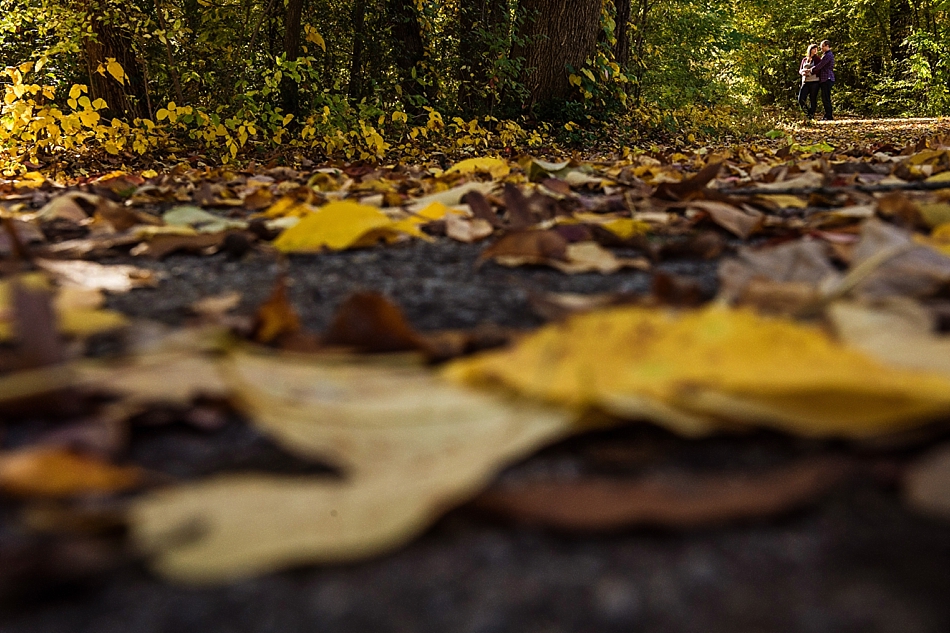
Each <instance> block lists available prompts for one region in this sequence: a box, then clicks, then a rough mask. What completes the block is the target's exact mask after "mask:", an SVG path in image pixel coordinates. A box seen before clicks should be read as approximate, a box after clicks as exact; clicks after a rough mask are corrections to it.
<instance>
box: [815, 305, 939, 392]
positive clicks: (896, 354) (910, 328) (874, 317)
mask: <svg viewBox="0 0 950 633" xmlns="http://www.w3.org/2000/svg"><path fill="white" fill-rule="evenodd" d="M827 314H828V318H829V320H830V321H831V323H832V325H833V326H834V329H835V333H836V334H837V335H838V338H839V339H841V340H842V341H844V342H845V343H847V344H848V345H850V346H851V347H853V348H855V349H859V350H861V351H863V352H865V353H866V354H868V355H869V356H872V357H874V358H877V359H879V360H880V361H881V362H884V363H887V364H888V365H891V366H894V367H904V368H907V369H919V370H924V371H933V372H941V373H943V374H946V375H948V376H950V336H946V335H942V336H941V335H937V334H935V333H934V332H933V330H934V322H933V321H934V319H933V316H932V315H931V314H930V313H929V312H927V310H925V309H924V308H923V307H922V306H920V305H919V304H917V303H916V302H913V301H910V300H907V299H899V298H895V299H892V300H890V301H888V302H886V303H878V304H876V305H875V304H868V303H862V302H857V301H837V302H835V303H834V304H832V305H831V306H829V308H828V310H827Z"/></svg>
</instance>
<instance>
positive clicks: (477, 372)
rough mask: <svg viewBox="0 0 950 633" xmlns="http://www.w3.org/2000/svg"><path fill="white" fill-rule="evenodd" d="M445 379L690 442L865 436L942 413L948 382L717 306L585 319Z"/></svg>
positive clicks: (627, 311) (463, 366)
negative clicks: (743, 432)
mask: <svg viewBox="0 0 950 633" xmlns="http://www.w3.org/2000/svg"><path fill="white" fill-rule="evenodd" d="M447 371H448V375H449V376H450V377H452V378H454V379H455V380H459V381H464V382H482V383H484V382H492V383H494V382H497V383H501V384H503V385H505V386H507V387H509V388H513V389H515V390H516V391H518V392H521V393H525V394H528V395H531V396H535V397H539V398H542V399H545V400H549V401H554V402H559V403H564V404H569V405H573V406H577V407H590V406H596V407H602V408H604V409H606V410H608V411H612V412H614V413H616V414H618V415H621V416H624V417H631V418H648V419H652V420H654V421H656V422H659V423H663V424H666V425H667V426H669V427H670V428H672V429H673V430H676V431H678V432H681V433H684V434H688V435H697V434H702V433H707V432H709V431H711V430H713V429H715V428H718V427H719V426H721V425H722V424H723V422H725V423H727V424H732V425H735V424H737V423H739V424H748V425H768V426H772V427H776V428H779V429H783V430H786V431H793V432H796V433H800V434H803V435H814V436H864V435H871V434H874V433H880V432H886V431H890V430H893V429H897V428H901V427H907V426H910V425H912V424H915V423H919V422H922V421H926V420H929V419H934V418H936V417H940V416H945V415H947V413H948V412H950V379H948V378H947V377H945V376H941V375H937V374H934V373H928V372H923V371H910V370H902V369H896V368H891V367H887V366H885V365H882V364H880V363H879V362H877V361H874V360H871V359H870V358H868V357H867V356H865V355H863V354H862V353H859V352H857V351H855V350H853V349H851V348H848V347H845V346H843V345H840V344H838V343H836V342H834V341H833V340H831V339H830V338H829V337H828V336H827V335H826V334H825V333H824V332H822V331H821V330H820V329H818V328H814V327H810V326H806V325H802V324H799V323H796V322H794V321H790V320H785V319H780V318H766V317H763V316H759V315H757V314H755V313H754V312H752V311H749V310H744V309H743V310H731V309H727V308H722V307H709V308H706V309H703V310H698V311H693V312H686V313H682V314H676V313H673V312H669V311H664V310H655V309H653V310H651V309H645V308H618V309H613V310H605V311H601V312H595V313H590V314H586V315H582V316H578V317H575V318H574V319H572V320H570V321H568V322H567V323H564V324H558V325H550V326H547V327H545V328H542V329H541V330H539V331H538V332H536V333H534V334H532V335H531V336H529V337H527V338H525V339H524V340H523V341H522V342H521V343H520V344H519V345H518V346H516V347H515V348H514V349H511V350H509V351H503V352H494V353H488V354H484V355H482V356H478V357H475V358H473V359H470V360H462V361H456V362H455V363H454V364H452V365H450V366H449V368H448V369H447Z"/></svg>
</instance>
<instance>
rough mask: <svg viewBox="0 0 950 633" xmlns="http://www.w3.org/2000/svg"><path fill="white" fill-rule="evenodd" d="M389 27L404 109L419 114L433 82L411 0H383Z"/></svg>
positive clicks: (431, 91) (430, 99) (416, 15)
mask: <svg viewBox="0 0 950 633" xmlns="http://www.w3.org/2000/svg"><path fill="white" fill-rule="evenodd" d="M386 15H387V17H388V19H389V20H388V21H389V24H391V25H392V27H391V31H390V32H391V35H392V49H393V65H394V67H395V70H396V72H397V73H399V77H400V79H399V88H400V91H401V93H402V101H403V104H404V107H405V108H406V112H408V113H410V114H413V115H415V114H419V113H420V112H421V111H422V105H423V104H424V103H427V102H430V101H432V98H433V96H434V86H433V85H432V81H431V74H430V73H429V71H428V69H427V67H426V51H425V42H424V40H423V38H422V25H421V23H420V21H419V18H420V16H419V12H418V10H417V9H416V3H415V2H414V0H386Z"/></svg>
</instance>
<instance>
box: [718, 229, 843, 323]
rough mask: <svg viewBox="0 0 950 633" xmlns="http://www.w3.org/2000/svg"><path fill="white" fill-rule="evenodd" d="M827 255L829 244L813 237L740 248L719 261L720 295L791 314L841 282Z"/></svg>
mask: <svg viewBox="0 0 950 633" xmlns="http://www.w3.org/2000/svg"><path fill="white" fill-rule="evenodd" d="M829 255H830V248H829V246H828V245H827V244H825V243H824V242H820V241H816V240H797V241H794V242H788V243H786V244H780V245H778V246H773V247H768V248H760V249H753V248H749V247H740V248H739V250H738V253H737V255H736V257H734V258H727V259H724V260H723V261H722V263H720V264H719V296H720V298H721V299H722V300H723V301H727V302H729V303H738V304H742V305H753V306H756V307H758V308H759V309H761V310H763V311H766V312H774V313H780V314H794V313H796V312H798V311H799V310H801V309H802V308H804V307H805V306H808V305H811V304H814V303H815V302H817V301H819V300H820V299H821V297H822V291H823V290H826V289H829V288H831V287H832V286H834V285H835V284H837V283H838V282H839V281H840V279H841V274H840V273H839V272H838V271H837V269H836V268H835V267H834V266H833V265H832V264H831V261H830V257H829Z"/></svg>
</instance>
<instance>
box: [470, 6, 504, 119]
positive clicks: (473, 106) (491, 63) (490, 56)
mask: <svg viewBox="0 0 950 633" xmlns="http://www.w3.org/2000/svg"><path fill="white" fill-rule="evenodd" d="M458 24H459V62H460V63H459V74H458V79H459V96H458V102H459V107H460V108H461V109H462V111H463V112H465V113H466V114H468V115H470V116H471V115H478V114H480V113H483V112H487V111H489V110H490V109H491V107H492V105H493V104H494V103H495V102H496V101H498V100H500V99H499V97H500V95H499V91H500V90H501V86H500V85H499V81H501V78H500V77H497V76H496V75H495V62H496V61H497V60H498V59H499V58H500V57H502V56H504V55H507V54H508V52H509V50H508V49H509V44H510V41H511V37H510V32H509V31H510V29H511V15H510V13H509V9H508V0H462V1H461V3H460V5H459V22H458Z"/></svg>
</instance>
